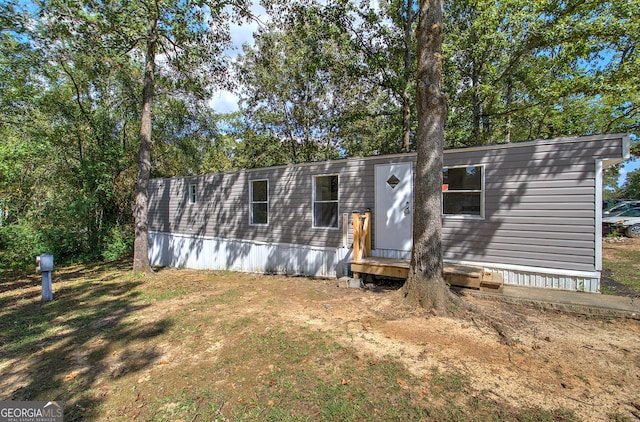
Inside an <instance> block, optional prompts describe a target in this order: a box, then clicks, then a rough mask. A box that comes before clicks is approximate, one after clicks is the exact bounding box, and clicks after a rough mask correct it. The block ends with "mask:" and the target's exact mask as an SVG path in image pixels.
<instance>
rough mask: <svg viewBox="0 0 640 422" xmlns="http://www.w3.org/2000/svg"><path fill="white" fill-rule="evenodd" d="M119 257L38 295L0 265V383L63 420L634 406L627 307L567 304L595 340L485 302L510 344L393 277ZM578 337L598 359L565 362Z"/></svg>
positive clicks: (441, 417) (27, 280)
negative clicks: (443, 313) (380, 279)
mask: <svg viewBox="0 0 640 422" xmlns="http://www.w3.org/2000/svg"><path fill="white" fill-rule="evenodd" d="M129 268H130V263H129V262H116V263H108V264H94V265H77V266H71V267H66V268H60V269H57V270H56V272H55V274H54V300H53V301H51V302H45V303H42V302H40V300H39V297H40V287H39V278H38V277H37V276H36V275H20V274H7V273H0V327H2V330H1V332H0V399H3V400H7V399H12V400H62V401H64V403H65V421H73V420H131V419H138V420H158V421H177V420H188V421H194V420H199V421H207V420H231V421H235V420H263V419H264V420H308V419H312V420H330V421H335V420H433V421H447V420H448V421H459V420H469V421H485V420H495V421H503V420H513V421H557V420H584V419H585V417H586V418H590V417H591V416H593V415H595V416H597V418H604V419H609V420H633V419H629V418H631V417H632V415H633V413H632V412H633V404H634V403H637V402H634V401H633V398H632V397H633V396H634V394H636V393H637V391H638V384H640V376H638V374H639V368H640V360H639V358H638V356H640V350H638V349H637V346H634V344H636V345H637V344H638V342H637V341H636V340H637V338H638V332H640V330H639V329H638V324H637V323H636V322H633V321H629V322H619V321H599V320H594V319H588V318H582V319H581V318H578V317H571V318H574V319H571V320H570V321H571V322H570V324H572V325H574V326H580V327H582V328H580V329H581V330H585V332H591V334H592V335H593V336H594V337H598V338H599V339H602V341H603V343H602V344H599V343H597V342H596V341H598V340H589V343H588V346H589V347H588V348H583V347H582V346H576V344H570V343H567V344H565V341H569V340H568V338H567V339H565V338H564V337H566V336H565V335H563V334H560V331H559V332H558V333H556V332H555V331H544V330H552V329H553V330H555V329H557V330H562V329H563V328H562V327H563V326H564V325H563V324H562V320H563V319H564V318H568V317H565V316H562V315H559V314H556V315H551V317H554V318H555V320H553V319H552V320H546V319H545V320H544V321H542V320H541V319H542V318H547V317H548V316H549V315H546V316H545V315H542V314H540V313H539V311H538V310H532V309H524V310H521V309H519V308H518V309H515V308H508V309H506V308H505V309H504V310H499V309H497V308H495V307H496V306H497V305H495V304H489V305H487V306H489V308H487V309H490V310H491V309H495V312H497V313H498V314H499V315H502V318H503V322H505V323H506V324H507V325H509V326H511V327H513V329H514V330H516V331H515V333H516V334H517V335H518V338H519V339H520V344H519V345H518V346H517V347H515V348H514V347H508V346H505V345H501V344H500V343H499V339H498V337H497V335H495V333H492V332H491V330H490V329H488V327H485V326H481V325H480V326H479V325H478V323H477V322H476V321H474V320H472V319H469V318H467V319H464V318H463V319H453V318H443V317H437V318H435V317H432V316H431V315H429V314H428V312H422V311H419V310H418V311H416V310H412V309H408V308H405V307H403V305H402V304H401V303H400V302H401V301H400V296H399V295H397V294H396V292H383V293H371V292H366V291H361V290H359V289H339V288H337V287H336V286H335V283H334V282H333V281H327V280H312V279H307V278H301V277H281V276H261V275H251V274H238V273H231V272H214V271H192V270H173V269H163V270H160V271H158V272H157V273H156V274H155V275H153V276H150V277H149V276H148V277H135V276H133V275H132V274H131V272H130V271H129ZM492 312H493V311H492ZM510 318H511V319H510ZM523 321H530V322H531V324H534V323H537V322H538V321H542V322H541V324H542V325H540V327H538V326H537V325H536V328H535V330H534V329H533V328H531V327H533V325H531V324H528V323H527V324H525V323H524V322H523ZM549 321H551V322H549ZM554 321H557V325H555V324H556V322H554ZM567 321H569V320H567ZM554 327H555V328H554ZM555 339H558V340H555ZM572 341H573V340H572ZM576 341H577V340H576ZM634 342H635V343H634ZM607 344H608V345H611V346H610V347H609V346H607ZM614 345H615V348H614ZM555 347H557V348H558V350H556V349H555ZM576 347H577V348H579V349H580V350H582V352H581V353H583V355H585V356H584V359H585V361H589V360H590V357H589V356H587V355H589V354H590V353H592V352H593V353H595V355H594V356H599V357H600V358H602V359H605V360H606V362H604V361H603V362H602V365H603V366H602V367H600V366H598V365H597V364H594V365H592V366H593V371H594V372H593V374H592V373H591V372H590V371H591V369H590V368H582V367H580V366H572V365H573V362H572V361H575V359H573V358H571V357H570V356H569V357H567V356H565V355H570V353H569V352H567V350H571V349H572V348H576ZM585 347H586V346H585ZM605 349H607V350H606V351H607V353H609V352H610V353H611V354H612V355H611V356H608V355H607V354H606V353H604V352H605ZM609 349H611V350H609ZM621 350H627V351H628V352H629V355H628V356H632V358H627V359H620V358H619V356H618V355H619V354H620V353H623V354H625V356H627V353H626V352H624V351H621ZM633 356H635V357H633ZM564 359H566V361H565V360H564ZM565 362H566V363H565ZM607 368H609V369H607ZM607 371H610V372H611V373H609V372H607ZM601 378H604V379H606V380H607V381H606V382H607V385H606V389H605V388H604V387H602V386H600V385H599V383H600V382H604V381H603V380H602V379H601ZM550 386H553V388H552V387H550ZM556 389H557V390H556ZM592 389H593V390H602V391H603V394H604V395H603V396H598V395H597V394H596V393H583V390H584V391H586V392H589V391H591V390H592ZM554 391H559V392H560V393H561V394H557V393H554ZM584 394H591V395H590V396H589V397H587V396H585V395H584ZM567 396H569V398H567ZM635 397H636V399H637V396H635ZM556 398H558V400H556ZM607 400H608V401H607ZM601 401H602V402H606V403H608V404H607V405H606V406H605V407H603V408H602V409H600V407H598V408H597V409H596V408H595V407H593V406H592V405H591V404H589V405H585V406H583V405H582V403H600V402H601ZM638 411H640V410H638ZM592 412H598V413H592ZM630 412H631V413H630ZM603 415H604V416H603Z"/></svg>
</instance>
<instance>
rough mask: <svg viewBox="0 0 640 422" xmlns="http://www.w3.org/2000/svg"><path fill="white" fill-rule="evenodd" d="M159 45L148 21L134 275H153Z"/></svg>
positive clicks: (154, 25)
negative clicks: (153, 116)
mask: <svg viewBox="0 0 640 422" xmlns="http://www.w3.org/2000/svg"><path fill="white" fill-rule="evenodd" d="M157 42H158V18H157V16H154V17H151V18H150V19H149V26H148V28H147V49H146V56H145V67H144V86H143V88H142V116H141V122H140V152H139V154H138V160H139V162H138V183H137V186H136V203H135V207H134V218H135V225H136V227H135V242H134V245H133V271H134V272H136V273H147V272H151V266H150V265H149V240H148V231H149V223H148V218H147V214H148V206H149V174H150V171H151V147H152V141H151V110H152V107H153V91H154V82H155V80H154V78H155V71H156V62H155V61H156V45H157Z"/></svg>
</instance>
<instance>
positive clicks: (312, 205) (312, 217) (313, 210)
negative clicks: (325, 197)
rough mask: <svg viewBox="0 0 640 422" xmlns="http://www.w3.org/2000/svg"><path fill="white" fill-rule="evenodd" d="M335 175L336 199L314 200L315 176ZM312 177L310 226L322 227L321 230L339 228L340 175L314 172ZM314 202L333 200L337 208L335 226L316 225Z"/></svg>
mask: <svg viewBox="0 0 640 422" xmlns="http://www.w3.org/2000/svg"><path fill="white" fill-rule="evenodd" d="M331 176H336V177H337V178H338V199H335V200H332V201H316V178H318V177H331ZM311 177H312V182H311V183H312V185H313V186H312V188H313V189H311V226H312V228H314V229H322V230H340V175H339V174H338V173H329V174H315V175H313V176H311ZM316 202H317V203H333V202H335V203H336V204H337V205H338V209H337V211H336V213H337V214H336V218H337V219H336V221H337V225H336V226H335V227H326V226H316V216H315V211H316Z"/></svg>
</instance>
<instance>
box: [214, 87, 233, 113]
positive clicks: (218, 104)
mask: <svg viewBox="0 0 640 422" xmlns="http://www.w3.org/2000/svg"><path fill="white" fill-rule="evenodd" d="M209 107H211V108H212V109H214V110H215V111H216V112H218V113H231V112H233V111H238V96H237V95H235V94H234V93H233V92H230V91H218V92H217V93H216V94H215V95H214V96H213V97H212V98H211V101H209Z"/></svg>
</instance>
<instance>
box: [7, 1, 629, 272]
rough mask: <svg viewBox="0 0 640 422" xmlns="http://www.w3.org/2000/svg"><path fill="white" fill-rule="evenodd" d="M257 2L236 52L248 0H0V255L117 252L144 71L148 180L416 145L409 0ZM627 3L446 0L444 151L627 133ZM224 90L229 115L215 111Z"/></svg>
mask: <svg viewBox="0 0 640 422" xmlns="http://www.w3.org/2000/svg"><path fill="white" fill-rule="evenodd" d="M265 7H266V10H267V13H268V16H267V17H266V18H264V19H263V21H264V23H263V24H262V25H261V26H260V27H259V29H258V31H257V32H256V34H255V36H254V43H252V44H247V45H245V46H244V48H243V50H242V52H241V53H240V55H239V56H238V57H237V58H236V59H234V58H233V57H231V56H229V55H228V47H229V45H230V44H229V42H230V25H231V24H232V23H234V22H235V23H239V22H241V21H242V19H245V18H247V16H248V9H249V4H245V3H243V2H242V1H236V0H230V1H223V2H211V1H191V0H189V1H181V2H168V1H165V0H157V1H151V0H145V1H140V2H128V1H120V0H119V1H93V0H47V1H35V0H34V1H17V0H8V1H4V2H2V3H0V88H1V89H0V136H1V137H2V141H1V142H0V250H1V251H2V252H1V253H0V260H1V261H0V262H1V264H2V265H4V266H6V265H12V264H13V263H24V262H31V261H32V259H33V255H35V254H37V253H41V252H44V251H48V252H53V253H55V254H56V256H58V257H59V258H60V259H62V260H64V259H77V258H83V257H94V258H95V257H101V258H105V259H112V258H115V257H117V256H120V255H121V254H123V253H130V252H131V250H132V238H133V236H132V232H133V229H134V219H133V214H132V207H133V206H134V203H135V198H136V189H135V187H136V185H140V183H139V180H138V179H139V176H138V168H139V162H140V159H139V152H140V149H139V147H140V141H141V136H140V129H141V127H142V126H143V125H142V121H143V120H144V119H143V116H144V115H145V114H144V113H143V107H142V105H143V86H144V82H145V71H146V72H147V73H146V75H147V76H150V75H151V76H153V81H152V82H153V89H152V92H153V96H152V101H151V102H149V103H148V105H149V109H148V111H149V114H148V115H147V116H149V122H151V123H152V126H150V127H152V131H151V129H149V132H148V133H149V138H148V139H149V140H150V144H149V155H148V176H147V175H143V177H142V179H145V178H147V177H162V176H173V175H189V174H196V173H202V172H206V171H218V170H225V169H230V168H242V167H256V166H263V165H270V164H282V163H289V162H299V161H309V160H321V159H327V158H336V157H344V156H352V155H371V154H383V153H391V152H400V151H403V150H416V149H417V146H418V142H417V137H416V136H417V127H418V124H417V123H418V121H417V113H416V104H417V103H416V89H415V86H416V84H415V80H416V79H415V78H416V76H415V75H416V61H417V60H416V37H415V35H414V34H415V31H416V27H417V23H418V18H417V16H418V15H417V12H418V10H419V9H418V5H417V4H416V2H414V1H413V0H409V1H407V0H384V1H380V2H378V3H377V4H376V5H375V7H374V6H372V3H370V2H368V1H356V0H329V1H319V0H296V1H293V2H291V1H287V2H284V1H277V0H272V1H269V2H265ZM638 15H640V0H625V1H613V0H589V1H565V0H562V1H561V0H541V1H536V2H526V1H523V0H507V1H504V2H498V3H496V2H489V1H478V2H475V3H469V2H464V1H458V0H454V1H448V2H444V5H443V16H442V19H443V31H444V32H443V34H444V36H443V45H442V72H443V80H442V88H443V90H444V92H445V93H446V94H447V95H448V98H449V100H448V106H449V107H448V117H447V121H446V124H445V126H444V141H443V143H444V146H445V147H458V146H467V145H483V144H489V143H503V142H517V141H522V140H527V139H534V138H547V137H554V136H562V135H578V134H594V133H603V132H629V133H631V134H632V137H633V139H637V135H638V130H639V124H640V119H639V114H638V111H639V105H640V98H639V90H638V86H640V80H639V78H640V62H639V54H638V40H639V37H640V23H639V22H638V19H637V16H638ZM150 41H152V42H153V48H154V50H153V52H152V54H151V56H149V52H150V51H149V47H150V44H149V42H150ZM148 57H153V63H150V62H149V60H147V59H148ZM145 63H146V64H151V65H153V66H152V67H151V68H145ZM220 88H226V89H235V92H236V93H237V94H238V96H239V99H240V109H239V111H237V112H235V113H230V114H227V115H220V114H218V113H216V112H215V111H214V110H212V109H211V108H210V106H209V101H210V98H211V95H212V93H214V92H215V91H216V90H217V89H220ZM634 148H636V149H637V147H634ZM634 150H635V149H634ZM143 161H144V160H143ZM615 179H616V176H615V171H614V172H613V173H611V175H610V176H609V177H608V180H611V181H612V182H611V183H615V182H614V180H615ZM634 180H635V173H632V174H631V175H630V178H629V181H628V183H627V185H625V188H624V189H625V190H624V191H622V190H621V191H620V192H617V191H616V192H615V195H618V194H620V195H623V193H622V192H624V195H631V194H633V192H635V191H634V190H633V189H632V186H634V185H635V184H636V183H635V182H634ZM614 188H615V187H614ZM143 190H144V189H143ZM139 193H140V192H138V194H139ZM143 208H144V206H142V207H140V206H139V209H143Z"/></svg>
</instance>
